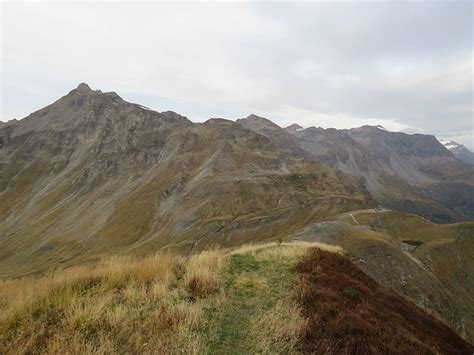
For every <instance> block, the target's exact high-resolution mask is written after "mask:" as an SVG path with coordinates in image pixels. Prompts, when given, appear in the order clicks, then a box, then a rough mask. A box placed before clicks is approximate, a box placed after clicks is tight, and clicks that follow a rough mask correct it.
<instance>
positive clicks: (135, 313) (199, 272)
mask: <svg viewBox="0 0 474 355" xmlns="http://www.w3.org/2000/svg"><path fill="white" fill-rule="evenodd" d="M276 246H277V244H276V243H271V244H262V245H251V246H244V247H242V248H240V250H239V249H233V250H230V251H229V250H218V249H215V250H206V251H204V252H202V253H200V254H196V255H192V256H191V257H189V258H188V259H187V260H186V259H184V258H183V257H178V256H175V255H172V254H168V253H158V254H156V255H153V256H149V257H146V258H142V259H135V258H131V257H128V256H121V257H111V258H107V259H105V260H103V261H102V262H99V263H97V264H94V265H87V266H80V267H73V268H69V269H65V270H61V271H57V272H54V273H52V274H50V275H45V276H42V277H39V278H25V279H19V280H10V281H2V282H0V354H13V353H15V354H22V353H45V354H57V353H64V354H92V353H94V354H111V353H117V352H120V353H143V354H148V353H150V354H151V353H170V354H177V353H183V352H184V353H190V354H200V353H205V352H207V351H208V350H209V349H208V348H207V346H208V344H207V341H208V339H209V337H210V335H209V334H206V333H205V332H204V330H205V329H208V330H207V331H209V329H210V328H206V322H207V317H208V316H206V312H205V311H204V309H205V308H206V309H207V308H208V307H211V308H214V309H219V308H220V309H222V308H223V307H224V306H225V304H226V302H228V295H227V294H226V292H227V291H226V292H224V282H223V280H224V276H223V275H224V274H225V272H226V270H227V269H228V262H229V257H231V256H232V255H235V254H236V253H254V252H256V251H259V252H258V253H255V256H256V258H259V260H263V259H265V258H268V259H269V260H270V259H271V260H272V261H273V260H276V261H278V260H279V257H280V256H281V255H283V257H282V258H283V259H288V258H297V257H298V256H299V255H301V254H302V253H303V252H304V251H305V250H306V249H307V247H308V246H310V245H309V244H308V245H307V244H300V243H299V244H287V243H284V244H282V245H281V247H276ZM332 249H333V248H332ZM336 251H339V249H337V250H336ZM236 284H237V288H253V289H256V290H257V289H258V290H266V291H265V292H271V290H270V289H269V287H270V286H269V285H267V282H266V281H265V280H263V279H260V278H258V277H257V278H256V277H255V275H254V276H253V277H250V276H249V277H247V276H246V275H245V273H244V274H243V275H242V276H241V277H239V279H238V280H237V283H236ZM301 321H302V320H301V318H300V317H299V313H298V310H297V309H296V308H295V307H293V306H292V305H288V304H287V303H285V305H283V303H282V304H277V305H275V307H274V308H273V309H271V310H269V311H267V312H265V313H264V314H262V315H261V317H259V318H258V319H255V320H254V321H253V322H252V324H251V325H250V326H251V327H255V334H256V338H255V349H258V351H261V352H267V351H269V350H271V349H277V350H278V348H279V347H280V346H283V343H285V344H287V345H288V344H289V345H290V348H292V345H291V344H293V342H294V341H295V340H294V339H295V337H297V334H298V329H299V327H300V325H301V324H300V323H301ZM252 329H253V328H252ZM203 332H204V333H203ZM275 344H276V347H274V345H275ZM285 349H289V348H285Z"/></svg>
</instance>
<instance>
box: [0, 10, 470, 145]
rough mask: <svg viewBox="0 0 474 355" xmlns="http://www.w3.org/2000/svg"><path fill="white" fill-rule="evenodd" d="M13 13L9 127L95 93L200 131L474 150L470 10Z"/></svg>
mask: <svg viewBox="0 0 474 355" xmlns="http://www.w3.org/2000/svg"><path fill="white" fill-rule="evenodd" d="M0 6H1V31H2V33H1V58H0V59H1V94H0V95H1V114H0V119H1V120H3V121H7V120H9V119H13V118H18V119H19V118H23V117H25V116H27V115H28V114H29V113H31V112H33V111H35V110H37V109H39V108H41V107H43V106H46V105H47V104H49V103H51V102H53V101H55V100H56V99H57V98H59V97H60V96H63V95H65V94H66V93H67V92H68V91H70V90H71V89H73V88H74V87H76V86H77V85H78V84H79V83H80V82H87V83H88V84H89V85H90V86H91V87H92V88H93V89H100V90H102V91H116V92H117V93H118V94H119V95H121V96H122V97H123V98H124V99H126V100H128V101H132V102H137V103H140V104H143V105H145V106H148V107H150V108H152V109H154V110H157V111H166V110H173V111H176V112H178V113H180V114H183V115H185V116H187V117H188V118H190V119H191V120H193V121H203V120H206V119H208V118H210V117H224V118H229V119H236V118H241V117H245V116H247V115H249V114H250V113H255V114H258V115H261V116H264V117H267V118H270V119H271V120H273V121H275V122H276V123H278V124H280V125H282V126H285V125H289V124H291V123H293V122H298V123H299V124H301V125H302V126H305V127H308V126H321V127H336V128H349V127H356V126H360V125H363V124H372V125H375V124H380V125H383V126H385V127H386V128H387V129H389V130H401V131H405V132H420V133H430V134H435V135H436V136H437V137H439V138H443V139H454V140H456V141H458V142H460V143H463V144H465V145H466V146H468V147H469V148H470V149H471V150H472V149H473V148H474V138H473V126H474V121H473V120H474V118H473V27H472V26H473V5H472V3H471V2H470V1H464V2H454V1H417V2H414V1H402V2H399V1H390V2H380V1H378V2H352V3H347V2H345V3H342V2H331V3H329V2H319V3H315V2H290V3H283V2H275V3H273V2H254V3H253V2H240V3H195V2H194V3H183V2H181V3H176V2H175V3H166V2H161V3H150V2H144V3H136V2H134V3H123V2H122V3H120V2H102V3H75V4H73V3H69V4H60V3H47V4H46V3H38V2H35V3H5V2H3V3H2V4H1V5H0Z"/></svg>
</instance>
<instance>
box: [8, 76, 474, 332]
mask: <svg viewBox="0 0 474 355" xmlns="http://www.w3.org/2000/svg"><path fill="white" fill-rule="evenodd" d="M449 147H450V145H448V148H449ZM450 149H451V148H450ZM455 155H456V153H454V152H452V151H450V150H449V149H447V148H446V147H445V146H443V145H442V144H441V143H440V142H439V141H437V140H436V139H435V138H434V137H433V136H430V135H422V134H414V135H409V134H405V133H399V132H389V131H387V130H385V129H384V128H383V127H380V126H377V127H373V126H363V127H359V128H353V129H344V130H337V129H323V128H316V127H309V128H306V129H304V128H302V127H300V126H298V125H296V124H293V125H291V126H289V127H286V128H282V127H280V126H278V125H277V124H275V123H273V122H271V121H270V120H268V119H265V118H262V117H258V116H255V115H250V116H249V117H247V118H244V119H239V120H237V121H236V122H233V121H230V120H225V119H221V118H213V119H210V120H208V121H206V122H204V123H193V122H191V121H190V120H188V119H187V118H186V117H184V116H181V115H179V114H177V113H175V112H171V111H167V112H161V113H159V112H155V111H152V110H150V109H148V108H146V107H144V106H141V105H138V104H134V103H129V102H126V101H125V100H123V99H122V98H121V97H120V96H119V95H118V94H116V93H114V92H106V93H104V92H101V91H100V90H92V89H91V88H90V87H89V86H88V85H87V84H80V85H79V86H78V87H77V88H75V89H73V90H72V91H70V92H69V93H68V94H67V95H65V96H63V97H62V98H60V99H59V100H57V101H56V102H54V103H52V104H51V105H49V106H46V107H44V108H42V109H40V110H38V111H36V112H34V113H32V114H30V115H29V116H28V117H26V118H24V119H22V120H13V121H10V122H7V123H3V124H0V201H1V203H0V278H3V277H19V276H24V275H32V274H41V273H43V272H45V271H49V270H53V269H56V268H65V267H68V266H71V265H77V264H83V263H90V262H93V261H96V260H99V259H101V258H102V257H104V256H108V255H117V254H134V255H145V254H149V253H152V252H154V251H158V250H164V249H165V250H172V251H176V252H178V253H182V254H185V255H188V254H190V253H194V252H196V251H199V250H203V249H205V248H207V247H209V246H212V245H215V244H217V245H221V246H238V245H242V244H244V243H249V242H252V243H255V242H261V241H278V240H279V241H281V240H286V241H292V240H295V239H298V240H310V241H314V240H316V241H323V242H325V243H328V244H335V245H339V244H340V245H342V246H343V247H344V248H345V249H346V250H347V251H348V253H349V254H350V255H351V257H352V258H358V259H360V260H362V261H361V267H362V268H363V269H364V270H365V271H366V272H367V273H369V274H370V275H371V276H372V277H374V278H375V279H377V280H378V281H379V282H381V283H382V284H384V285H385V286H387V287H390V288H392V289H395V290H397V291H398V292H400V293H402V294H404V295H405V296H407V297H410V298H412V299H413V300H414V301H415V302H417V303H418V304H420V305H423V306H425V307H426V308H428V309H430V310H431V311H432V312H433V313H434V314H436V315H438V316H439V317H441V318H442V319H444V320H445V321H446V322H447V323H448V324H449V325H450V326H451V327H453V329H455V330H456V331H457V332H458V333H459V334H461V335H463V336H466V337H468V338H469V339H474V322H473V321H472V319H474V318H473V317H472V306H473V305H474V299H473V298H472V295H473V294H474V279H473V277H472V275H474V269H473V268H474V262H473V260H472V250H474V249H473V248H474V239H473V238H472V236H473V228H474V223H472V222H470V221H473V220H474V166H473V165H470V164H467V163H466V162H463V161H461V160H459V159H460V158H459V157H458V156H457V155H456V156H455ZM406 213H410V214H406ZM413 214H416V215H419V216H416V215H413ZM420 216H422V217H420ZM423 217H424V218H423ZM425 218H426V219H425ZM428 219H429V220H428ZM433 222H436V223H433ZM451 222H458V223H455V224H437V223H451ZM358 259H354V260H355V262H358ZM360 260H359V261H360ZM448 305H449V306H448Z"/></svg>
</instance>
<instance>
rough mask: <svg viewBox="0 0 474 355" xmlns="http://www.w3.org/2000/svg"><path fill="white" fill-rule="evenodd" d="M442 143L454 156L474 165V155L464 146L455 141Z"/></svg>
mask: <svg viewBox="0 0 474 355" xmlns="http://www.w3.org/2000/svg"><path fill="white" fill-rule="evenodd" d="M440 143H441V144H442V145H444V147H445V148H446V149H448V150H449V151H450V152H452V153H453V154H454V156H455V157H456V158H457V159H459V160H461V161H463V162H465V163H467V164H471V165H474V153H473V152H471V151H470V150H469V149H467V148H466V147H465V146H464V145H462V144H459V143H456V142H455V141H444V140H441V141H440Z"/></svg>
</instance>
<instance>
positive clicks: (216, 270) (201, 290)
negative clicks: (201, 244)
mask: <svg viewBox="0 0 474 355" xmlns="http://www.w3.org/2000/svg"><path fill="white" fill-rule="evenodd" d="M224 265H225V255H224V253H223V252H222V250H207V251H204V252H202V253H200V254H196V255H193V256H191V258H190V259H189V261H188V263H187V264H186V276H185V282H186V287H187V290H188V291H189V293H190V294H191V296H192V297H194V298H199V297H206V296H208V295H210V294H213V293H215V292H216V291H217V290H218V289H219V287H220V281H219V279H220V273H221V271H222V269H223V267H224Z"/></svg>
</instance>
